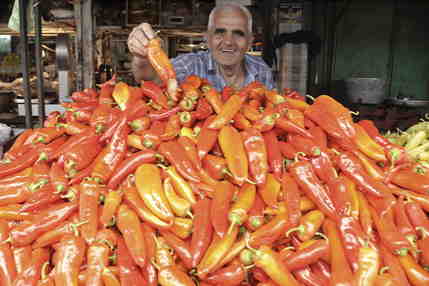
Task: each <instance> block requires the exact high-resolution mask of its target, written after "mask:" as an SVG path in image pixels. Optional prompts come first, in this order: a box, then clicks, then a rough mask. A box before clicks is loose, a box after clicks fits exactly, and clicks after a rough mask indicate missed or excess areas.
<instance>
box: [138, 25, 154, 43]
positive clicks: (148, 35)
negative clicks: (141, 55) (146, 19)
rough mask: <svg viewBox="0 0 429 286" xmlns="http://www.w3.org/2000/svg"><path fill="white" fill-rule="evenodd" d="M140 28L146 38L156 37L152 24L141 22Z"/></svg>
mask: <svg viewBox="0 0 429 286" xmlns="http://www.w3.org/2000/svg"><path fill="white" fill-rule="evenodd" d="M141 30H142V31H143V33H144V34H145V36H146V38H147V39H149V40H152V39H153V38H155V37H156V34H155V32H154V31H153V29H152V26H151V25H150V24H148V23H143V24H141Z"/></svg>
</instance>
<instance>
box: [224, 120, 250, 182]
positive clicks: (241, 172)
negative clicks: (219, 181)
mask: <svg viewBox="0 0 429 286" xmlns="http://www.w3.org/2000/svg"><path fill="white" fill-rule="evenodd" d="M218 142H219V145H220V147H221V149H222V152H223V153H224V156H225V159H226V162H227V164H228V169H229V170H230V171H231V173H232V176H233V178H234V180H235V181H236V182H237V184H238V185H240V186H241V185H243V183H244V182H245V181H246V180H247V179H248V174H249V173H248V172H249V162H248V159H247V155H246V151H245V149H244V144H243V140H242V138H241V136H240V133H239V132H238V131H237V130H236V129H235V128H234V127H232V126H230V125H225V126H224V127H222V129H221V130H220V132H219V136H218Z"/></svg>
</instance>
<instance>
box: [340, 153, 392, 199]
mask: <svg viewBox="0 0 429 286" xmlns="http://www.w3.org/2000/svg"><path fill="white" fill-rule="evenodd" d="M336 163H337V166H338V167H339V168H340V169H341V171H342V172H343V173H344V174H345V175H346V176H347V177H349V178H350V179H351V180H352V181H353V182H355V183H356V185H358V186H359V187H360V188H361V189H362V190H363V191H365V192H366V193H369V194H371V195H374V196H376V197H383V196H385V195H386V194H388V193H390V192H389V190H388V188H387V187H386V185H384V184H383V183H382V182H380V181H376V180H374V179H373V178H371V177H370V176H369V175H368V173H367V172H366V171H365V170H364V168H363V167H362V165H361V164H360V162H359V161H358V160H357V158H356V157H355V156H354V155H353V154H351V153H349V152H344V153H342V154H341V155H339V156H338V157H337V162H336Z"/></svg>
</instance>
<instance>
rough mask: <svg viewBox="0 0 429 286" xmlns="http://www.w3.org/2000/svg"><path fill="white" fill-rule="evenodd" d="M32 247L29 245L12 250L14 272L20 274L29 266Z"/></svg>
mask: <svg viewBox="0 0 429 286" xmlns="http://www.w3.org/2000/svg"><path fill="white" fill-rule="evenodd" d="M32 250H33V249H32V247H31V246H30V245H27V246H23V247H14V248H13V250H12V253H13V258H14V260H15V266H16V272H17V273H21V272H23V271H24V269H26V268H27V267H28V266H29V265H30V264H31V252H32Z"/></svg>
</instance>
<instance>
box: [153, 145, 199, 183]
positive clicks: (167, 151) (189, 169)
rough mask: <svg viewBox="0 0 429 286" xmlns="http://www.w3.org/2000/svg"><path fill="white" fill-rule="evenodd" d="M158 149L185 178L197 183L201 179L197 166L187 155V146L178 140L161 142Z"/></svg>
mask: <svg viewBox="0 0 429 286" xmlns="http://www.w3.org/2000/svg"><path fill="white" fill-rule="evenodd" d="M158 151H159V152H160V153H161V155H163V156H164V157H165V158H167V160H168V161H169V162H170V163H171V164H172V165H173V166H174V167H175V168H176V170H177V171H178V172H179V174H180V175H182V176H183V177H184V178H185V179H187V180H189V181H192V182H196V183H199V182H200V181H201V178H200V177H199V174H198V170H197V168H196V166H194V164H193V163H192V161H191V160H190V159H189V158H188V157H187V155H186V150H185V148H184V147H183V146H182V145H180V144H179V143H178V142H177V141H168V142H163V143H161V144H160V145H159V149H158Z"/></svg>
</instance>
